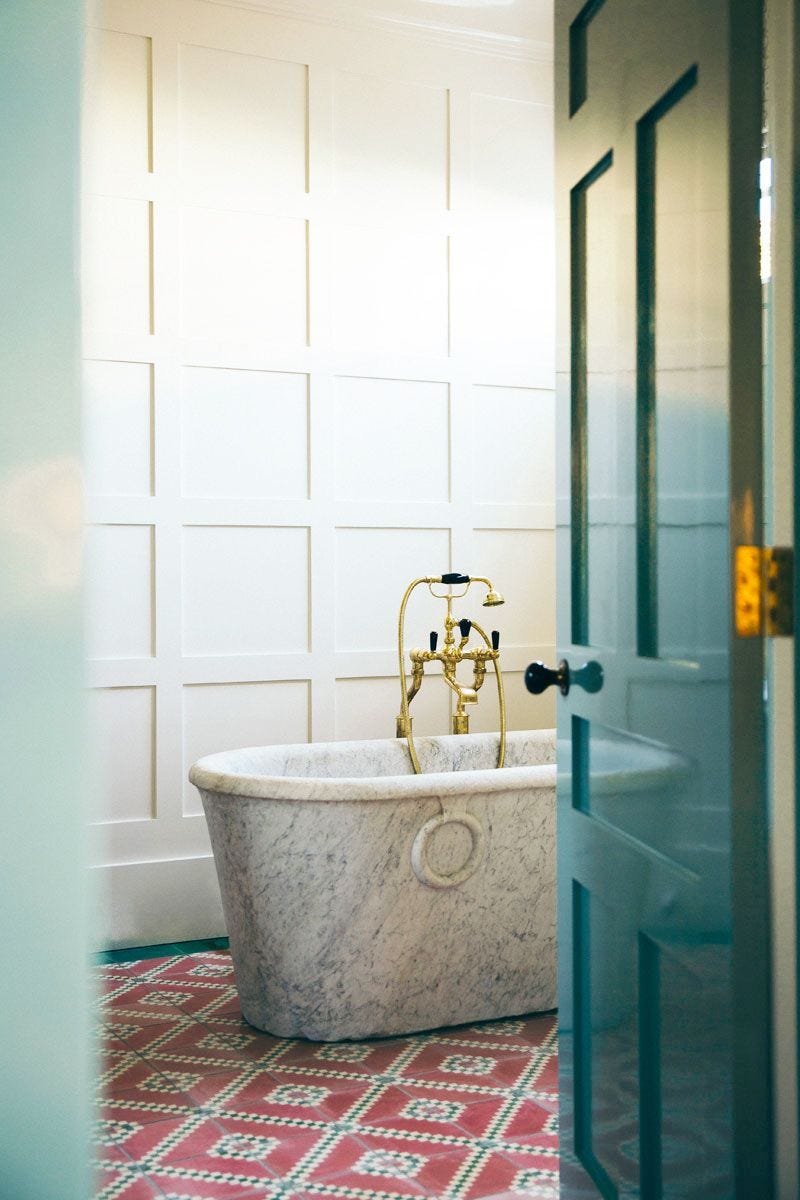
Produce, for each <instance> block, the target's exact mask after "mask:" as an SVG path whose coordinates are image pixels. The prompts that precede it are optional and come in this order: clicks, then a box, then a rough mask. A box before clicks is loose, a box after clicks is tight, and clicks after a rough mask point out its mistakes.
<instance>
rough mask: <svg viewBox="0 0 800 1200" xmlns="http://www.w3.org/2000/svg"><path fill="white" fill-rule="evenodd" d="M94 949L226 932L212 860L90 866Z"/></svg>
mask: <svg viewBox="0 0 800 1200" xmlns="http://www.w3.org/2000/svg"><path fill="white" fill-rule="evenodd" d="M91 888H92V890H91V892H90V896H91V905H92V913H91V921H90V928H91V934H92V943H93V947H92V948H93V949H94V950H118V949H123V948H125V947H128V946H157V945H160V944H161V943H162V942H186V941H192V940H194V939H195V938H212V937H224V936H225V935H226V933H227V930H226V928H225V919H224V917H223V915H222V901H221V899H220V894H219V885H218V883H217V875H216V871H215V869H214V860H213V858H212V857H211V856H210V855H208V856H206V857H203V858H181V859H173V860H168V861H165V862H139V863H123V864H118V865H114V866H106V867H93V868H92V870H91Z"/></svg>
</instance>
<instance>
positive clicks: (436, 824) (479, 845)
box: [411, 813, 486, 888]
mask: <svg viewBox="0 0 800 1200" xmlns="http://www.w3.org/2000/svg"><path fill="white" fill-rule="evenodd" d="M444 825H463V826H464V828H465V829H467V830H468V831H469V834H470V837H471V838H472V848H471V850H470V852H469V856H468V857H467V860H466V862H464V863H463V864H462V866H460V867H459V869H458V870H457V871H453V872H452V873H451V874H450V875H442V874H440V873H439V872H438V871H434V869H433V867H432V866H431V865H430V863H429V862H428V845H429V843H430V840H431V838H432V837H433V835H434V834H435V833H436V831H437V830H438V829H441V828H442V827H443V826H444ZM485 844H486V838H485V835H484V832H483V826H482V825H481V823H480V821H479V820H478V819H477V818H476V817H473V816H472V814H471V813H439V815H438V816H436V817H431V818H430V820H428V821H426V822H425V824H424V825H422V826H421V828H420V829H419V831H418V832H417V836H416V837H415V838H414V844H413V846H412V847H411V866H412V867H413V869H414V874H415V875H416V877H417V879H418V880H419V881H420V883H424V884H425V886H426V887H431V888H451V887H457V886H458V884H459V883H466V881H467V880H468V879H469V878H470V877H471V876H472V875H474V874H475V872H476V871H477V869H478V867H479V866H480V865H481V861H482V859H483V852H484V848H485Z"/></svg>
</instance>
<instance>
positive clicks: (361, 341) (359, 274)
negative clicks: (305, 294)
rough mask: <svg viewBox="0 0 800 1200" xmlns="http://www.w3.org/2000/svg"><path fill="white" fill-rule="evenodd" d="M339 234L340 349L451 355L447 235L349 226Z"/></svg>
mask: <svg viewBox="0 0 800 1200" xmlns="http://www.w3.org/2000/svg"><path fill="white" fill-rule="evenodd" d="M334 237H335V242H334V246H333V248H332V251H333V272H334V275H333V300H334V304H333V309H334V333H335V338H336V344H337V346H339V347H342V348H344V347H363V348H364V349H366V350H369V351H375V350H391V351H393V352H395V353H397V354H403V353H409V354H436V355H445V354H447V350H448V336H449V335H448V304H449V293H448V249H447V238H446V237H444V236H441V235H439V234H421V233H405V232H403V231H402V230H398V229H372V228H365V227H360V228H355V227H352V226H347V225H345V226H340V227H339V228H337V229H336V230H335V231H334Z"/></svg>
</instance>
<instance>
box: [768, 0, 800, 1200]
mask: <svg viewBox="0 0 800 1200" xmlns="http://www.w3.org/2000/svg"><path fill="white" fill-rule="evenodd" d="M766 12H767V26H766V28H767V36H766V46H765V56H766V87H765V100H766V113H767V123H768V135H769V144H768V151H769V154H770V156H771V158H772V162H773V167H772V180H771V192H772V195H771V205H770V207H771V238H772V254H771V282H770V285H769V287H770V300H769V306H768V307H769V319H768V326H767V330H766V336H767V339H768V343H767V345H766V346H765V351H766V363H767V371H766V378H767V388H768V395H767V397H766V398H765V399H766V410H767V413H768V414H769V418H768V423H767V440H766V442H765V446H764V451H765V470H766V475H767V508H768V515H767V516H768V524H767V532H766V537H767V540H768V541H769V542H770V543H771V544H774V545H778V546H792V545H793V546H795V547H796V546H797V545H798V544H800V543H799V542H798V537H799V536H800V513H796V501H795V497H797V496H800V486H798V481H800V455H799V454H798V450H797V446H798V445H799V444H800V421H798V420H797V418H796V417H795V411H796V407H797V402H798V396H800V386H799V385H800V360H799V359H798V345H797V341H796V334H795V329H794V314H795V312H797V311H798V295H799V294H800V268H798V263H797V258H798V254H799V253H800V234H799V232H798V224H797V210H796V206H797V203H798V198H800V197H798V194H797V193H796V192H795V194H794V195H793V192H794V191H795V188H796V184H795V180H796V179H797V178H798V172H799V171H800V127H799V126H798V116H800V110H799V109H798V101H799V100H800V86H799V85H798V81H797V71H798V70H799V69H800V21H798V18H797V8H796V4H795V3H794V0H767V4H766ZM799 604H800V591H798V593H797V594H796V596H795V613H797V612H800V608H799V607H798V605H799ZM767 670H768V682H769V704H768V720H769V787H770V824H771V829H770V841H771V846H770V859H771V861H770V870H771V891H772V943H773V971H772V1027H773V1044H774V1059H773V1079H772V1086H773V1110H774V1114H775V1128H774V1146H775V1176H776V1196H778V1197H779V1198H781V1200H782V1198H783V1197H791V1198H793V1197H795V1196H797V1195H798V1193H800V1159H799V1157H798V1141H799V1140H800V1126H799V1125H798V1120H799V1119H800V1114H799V1113H798V1091H799V1089H798V1056H797V1049H798V1042H797V1029H798V1009H797V1005H798V996H799V995H800V989H798V977H797V970H798V964H797V945H798V908H797V904H798V887H797V863H798V841H799V840H800V829H799V828H798V826H797V819H798V807H799V806H798V803H797V798H796V788H797V774H796V763H797V749H796V742H797V744H798V745H800V707H798V702H800V686H798V682H800V656H798V648H797V645H796V642H793V641H792V640H791V639H779V640H776V641H774V642H772V643H770V645H769V648H768V654H767Z"/></svg>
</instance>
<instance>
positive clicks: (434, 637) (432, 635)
mask: <svg viewBox="0 0 800 1200" xmlns="http://www.w3.org/2000/svg"><path fill="white" fill-rule="evenodd" d="M438 641H439V634H438V633H437V632H436V630H435V629H432V630H431V633H430V643H431V654H435V653H436V644H437V642H438Z"/></svg>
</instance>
